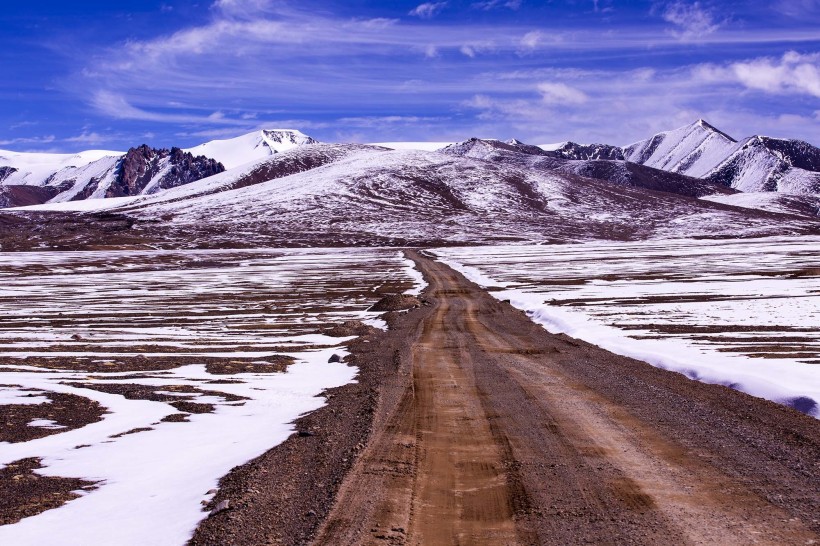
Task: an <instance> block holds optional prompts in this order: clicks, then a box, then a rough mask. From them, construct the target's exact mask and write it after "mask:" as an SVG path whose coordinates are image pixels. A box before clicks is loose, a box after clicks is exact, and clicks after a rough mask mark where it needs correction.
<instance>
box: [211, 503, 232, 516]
mask: <svg viewBox="0 0 820 546" xmlns="http://www.w3.org/2000/svg"><path fill="white" fill-rule="evenodd" d="M230 508H231V501H229V500H228V499H225V500H224V501H222V502H220V503H219V504H217V505H216V506H215V507H214V509H213V510H211V513H210V514H208V517H211V516H215V515H217V514H218V513H220V512H224V511H225V510H230Z"/></svg>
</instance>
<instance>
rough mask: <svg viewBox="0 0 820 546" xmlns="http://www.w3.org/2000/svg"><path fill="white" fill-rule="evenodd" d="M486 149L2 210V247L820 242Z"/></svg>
mask: <svg viewBox="0 0 820 546" xmlns="http://www.w3.org/2000/svg"><path fill="white" fill-rule="evenodd" d="M483 147H484V145H483V144H482V142H480V141H478V140H476V141H472V142H471V143H470V145H469V146H466V147H465V148H466V149H468V152H469V150H472V151H473V152H476V153H479V152H480V150H481V148H483ZM488 147H489V148H492V149H495V150H497V152H498V153H499V154H500V155H495V156H494V155H491V154H490V155H487V156H486V157H482V158H479V157H468V156H465V155H459V153H453V152H454V150H453V149H451V150H450V152H449V153H441V152H423V151H410V150H388V149H385V148H383V147H375V146H367V145H355V144H335V145H331V144H316V145H313V146H302V147H298V148H295V149H292V150H289V151H286V152H283V153H279V154H276V155H274V156H271V157H266V158H264V159H261V160H258V161H257V162H253V163H250V164H246V165H243V166H240V167H237V168H235V169H231V170H229V171H226V172H223V173H220V174H217V175H215V176H212V177H208V178H205V179H202V180H199V181H196V182H192V183H190V184H186V185H183V186H179V187H176V188H173V189H170V190H166V191H163V192H159V193H157V194H154V195H146V196H138V197H134V198H128V200H127V202H124V203H122V204H118V206H115V207H109V208H107V210H104V211H100V212H96V213H95V212H90V213H89V212H87V210H88V209H86V212H84V213H83V214H72V213H66V212H60V213H58V212H50V213H43V212H30V213H22V212H11V213H0V225H9V226H14V227H15V229H7V230H3V231H1V232H0V247H2V248H4V249H6V250H13V249H18V250H19V249H24V248H32V247H38V246H40V245H46V246H53V245H58V246H60V247H61V248H93V247H96V246H98V245H100V244H107V245H134V244H137V245H142V244H144V242H145V241H151V242H152V244H155V245H160V246H167V247H178V246H186V247H190V246H195V247H224V246H233V247H236V246H245V245H248V246H259V245H268V246H315V245H321V246H326V245H433V244H435V245H443V244H479V243H499V242H516V241H519V242H559V241H581V240H592V239H601V238H604V239H619V240H632V239H645V238H666V237H749V236H762V235H781V234H785V233H790V234H800V233H820V222H818V221H817V220H813V219H810V218H806V217H801V216H797V215H789V214H775V213H770V212H763V211H759V210H750V209H743V208H738V207H734V206H727V205H725V204H722V203H713V202H709V201H703V200H699V199H693V198H692V197H690V196H685V195H676V194H674V193H669V192H661V191H649V190H647V189H646V188H644V187H632V186H628V185H620V184H615V183H612V182H611V181H608V180H601V179H595V178H590V177H585V176H579V175H577V174H574V173H566V172H562V171H561V170H555V169H553V170H550V169H547V168H541V167H538V166H537V163H536V167H531V166H530V165H529V164H528V163H527V162H526V161H520V159H521V158H532V160H533V161H536V162H537V161H551V162H555V164H569V163H572V162H571V161H569V160H564V159H559V158H554V157H548V156H544V155H532V154H526V153H521V152H518V151H512V150H510V148H511V149H513V150H514V149H515V145H514V144H507V143H500V144H499V141H493V142H492V143H491V144H490V145H489V146H488ZM513 155H515V156H517V159H516V160H515V161H513V160H512V159H511V157H512V156H513ZM605 163H606V162H605ZM636 167H639V168H642V169H649V168H648V167H641V166H636ZM664 174H667V175H669V176H671V177H675V179H676V180H677V179H678V177H680V178H685V177H682V175H677V174H674V173H664ZM692 180H695V179H692ZM701 182H702V181H701ZM727 191H730V190H727ZM85 203H88V202H87V201H86V202H83V204H85ZM42 214H48V217H47V218H48V221H47V222H43V220H42V219H43V216H41V215H42ZM78 225H79V226H81V228H78ZM35 226H36V228H35ZM21 234H25V237H24V236H22V235H21Z"/></svg>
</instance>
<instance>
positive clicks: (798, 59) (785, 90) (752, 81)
mask: <svg viewBox="0 0 820 546" xmlns="http://www.w3.org/2000/svg"><path fill="white" fill-rule="evenodd" d="M691 73H692V78H693V80H694V81H697V82H700V83H702V84H705V85H737V84H740V85H742V86H744V87H746V88H747V89H753V90H756V91H762V92H764V93H769V94H774V95H810V96H814V97H820V53H812V54H801V53H797V52H795V51H789V52H786V53H785V54H784V55H783V56H782V57H780V58H772V57H760V58H757V59H750V60H748V61H742V62H736V63H729V64H725V65H716V64H702V65H697V66H695V67H693V68H692V72H691Z"/></svg>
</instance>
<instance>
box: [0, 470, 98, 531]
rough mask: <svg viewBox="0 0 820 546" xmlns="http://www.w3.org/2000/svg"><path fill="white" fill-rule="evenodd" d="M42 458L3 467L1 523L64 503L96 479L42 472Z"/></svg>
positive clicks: (4, 523)
mask: <svg viewBox="0 0 820 546" xmlns="http://www.w3.org/2000/svg"><path fill="white" fill-rule="evenodd" d="M38 468H41V465H40V460H39V459H21V460H19V461H15V462H13V463H9V464H8V465H6V466H5V467H4V468H2V469H0V525H8V524H11V523H17V522H18V521H20V520H21V519H23V518H27V517H30V516H34V515H37V514H39V513H40V512H45V511H46V510H51V509H52V508H57V507H59V506H62V505H63V504H65V503H66V502H68V501H70V500H72V499H76V498H77V497H78V496H79V495H77V494H76V493H73V491H77V490H79V489H85V490H89V489H93V488H94V482H89V481H84V480H79V479H76V478H54V477H50V476H41V475H39V474H37V473H35V472H34V471H35V470H37V469H38Z"/></svg>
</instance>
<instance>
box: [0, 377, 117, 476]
mask: <svg viewBox="0 0 820 546" xmlns="http://www.w3.org/2000/svg"><path fill="white" fill-rule="evenodd" d="M31 394H32V396H45V397H47V398H49V399H50V400H51V402H43V403H42V404H9V405H0V442H12V443H14V442H28V441H29V440H34V439H37V438H43V437H45V436H50V435H52V434H59V433H61V432H66V431H69V430H72V429H75V428H80V427H84V426H85V425H88V424H91V423H96V422H97V421H100V420H102V416H103V414H104V413H106V409H105V408H104V407H103V406H101V405H100V404H98V403H97V402H95V401H93V400H89V399H88V398H85V397H82V396H77V395H74V394H64V393H56V392H46V393H41V392H39V391H36V392H32V393H31ZM34 419H48V420H51V421H54V422H55V423H57V424H58V425H62V427H63V428H54V429H50V428H42V427H30V426H28V424H29V423H30V422H31V421H33V420H34ZM0 481H2V480H0Z"/></svg>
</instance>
